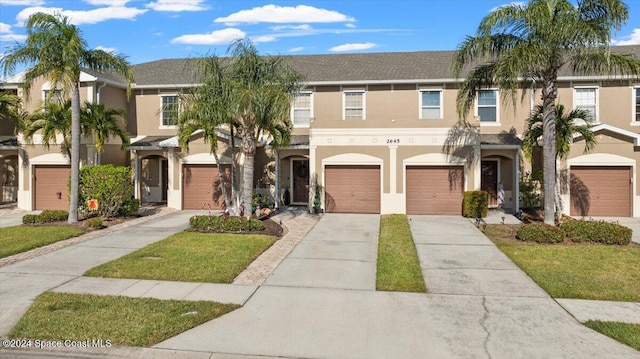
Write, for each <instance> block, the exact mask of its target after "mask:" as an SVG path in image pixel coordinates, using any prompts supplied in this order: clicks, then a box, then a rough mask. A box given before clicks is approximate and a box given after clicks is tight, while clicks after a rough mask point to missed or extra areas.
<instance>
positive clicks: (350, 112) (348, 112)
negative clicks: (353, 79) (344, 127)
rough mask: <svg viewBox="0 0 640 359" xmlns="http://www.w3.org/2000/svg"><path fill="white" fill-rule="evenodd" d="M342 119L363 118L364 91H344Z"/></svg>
mask: <svg viewBox="0 0 640 359" xmlns="http://www.w3.org/2000/svg"><path fill="white" fill-rule="evenodd" d="M344 119H345V120H364V91H345V92H344Z"/></svg>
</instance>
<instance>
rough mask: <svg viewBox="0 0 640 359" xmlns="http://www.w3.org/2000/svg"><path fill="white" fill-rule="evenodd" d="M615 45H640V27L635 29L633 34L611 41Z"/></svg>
mask: <svg viewBox="0 0 640 359" xmlns="http://www.w3.org/2000/svg"><path fill="white" fill-rule="evenodd" d="M611 43H612V44H613V45H618V46H622V45H640V28H638V29H633V32H631V35H627V36H624V37H623V39H622V40H613V41H611Z"/></svg>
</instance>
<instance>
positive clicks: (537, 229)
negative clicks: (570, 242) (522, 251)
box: [516, 223, 565, 243]
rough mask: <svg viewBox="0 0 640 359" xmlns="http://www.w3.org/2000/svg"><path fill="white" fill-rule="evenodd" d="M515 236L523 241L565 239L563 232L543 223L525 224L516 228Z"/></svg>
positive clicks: (548, 241)
mask: <svg viewBox="0 0 640 359" xmlns="http://www.w3.org/2000/svg"><path fill="white" fill-rule="evenodd" d="M516 238H518V239H519V240H521V241H525V242H538V243H560V242H563V241H564V239H565V236H564V232H563V231H562V230H561V229H560V228H558V227H556V226H550V225H547V224H543V223H534V224H525V225H522V226H520V227H519V228H518V232H517V234H516Z"/></svg>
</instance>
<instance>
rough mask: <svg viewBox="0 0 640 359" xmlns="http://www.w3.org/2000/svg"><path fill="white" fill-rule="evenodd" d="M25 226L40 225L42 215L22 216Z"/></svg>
mask: <svg viewBox="0 0 640 359" xmlns="http://www.w3.org/2000/svg"><path fill="white" fill-rule="evenodd" d="M22 223H23V224H35V223H40V215H38V214H25V215H24V216H22Z"/></svg>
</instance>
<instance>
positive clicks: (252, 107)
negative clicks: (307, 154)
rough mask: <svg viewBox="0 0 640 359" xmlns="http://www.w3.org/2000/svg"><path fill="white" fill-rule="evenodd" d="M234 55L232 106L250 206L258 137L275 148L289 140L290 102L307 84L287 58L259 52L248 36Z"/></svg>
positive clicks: (244, 195)
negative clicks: (242, 157) (263, 54)
mask: <svg viewBox="0 0 640 359" xmlns="http://www.w3.org/2000/svg"><path fill="white" fill-rule="evenodd" d="M231 55H232V56H231V59H230V65H229V66H228V73H227V76H228V77H229V80H230V83H229V85H230V86H229V91H230V94H231V97H230V103H229V110H230V111H231V115H232V117H233V118H234V126H235V127H236V128H237V129H238V136H239V137H240V143H241V150H242V153H243V154H244V157H245V160H244V165H243V172H242V191H241V192H242V195H241V200H242V202H244V203H245V204H247V205H248V206H251V203H252V194H253V172H254V159H255V153H256V148H257V145H258V141H259V140H260V139H262V140H264V139H265V138H269V139H270V140H271V144H272V146H273V147H274V148H276V149H277V148H280V147H282V146H286V145H288V144H289V141H290V135H291V128H292V124H291V119H290V113H289V111H290V109H291V103H292V101H293V100H294V98H295V97H296V96H297V95H298V94H299V92H300V91H301V90H302V88H303V86H304V85H303V82H302V76H301V75H300V74H298V73H297V72H296V71H295V70H294V69H293V67H292V66H291V65H290V64H289V62H287V61H286V59H285V58H283V57H280V56H260V55H259V54H258V51H257V50H256V48H255V46H253V44H252V43H251V42H249V41H247V40H243V41H236V42H235V43H234V44H233V45H232V47H231Z"/></svg>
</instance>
